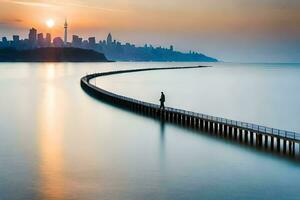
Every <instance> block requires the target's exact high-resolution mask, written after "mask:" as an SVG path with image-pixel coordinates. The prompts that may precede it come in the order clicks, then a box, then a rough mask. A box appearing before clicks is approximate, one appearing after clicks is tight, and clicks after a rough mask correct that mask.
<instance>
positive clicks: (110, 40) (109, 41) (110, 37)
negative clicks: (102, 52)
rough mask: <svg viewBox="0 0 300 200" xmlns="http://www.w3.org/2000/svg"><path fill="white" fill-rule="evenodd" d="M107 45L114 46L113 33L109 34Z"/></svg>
mask: <svg viewBox="0 0 300 200" xmlns="http://www.w3.org/2000/svg"><path fill="white" fill-rule="evenodd" d="M106 43H107V45H109V46H110V45H111V44H112V36H111V33H109V34H108V36H107V40H106Z"/></svg>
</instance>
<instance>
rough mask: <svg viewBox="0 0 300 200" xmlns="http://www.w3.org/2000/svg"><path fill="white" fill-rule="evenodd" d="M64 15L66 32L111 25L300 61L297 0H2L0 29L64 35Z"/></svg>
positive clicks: (210, 49)
mask: <svg viewBox="0 0 300 200" xmlns="http://www.w3.org/2000/svg"><path fill="white" fill-rule="evenodd" d="M49 18H52V19H54V20H55V22H56V26H54V27H53V28H52V29H49V28H47V27H46V25H45V21H46V20H47V19H49ZM65 18H67V19H68V21H69V25H70V31H69V33H70V36H71V35H72V34H80V35H82V36H84V37H88V36H96V37H97V39H104V38H105V37H106V35H107V33H108V32H112V34H113V36H115V38H116V39H119V40H121V41H130V42H132V43H136V44H138V45H143V44H144V43H146V42H147V43H152V44H154V45H163V46H169V45H171V44H174V45H175V48H176V49H179V50H183V51H188V50H195V51H200V52H203V53H205V54H208V55H210V56H213V57H217V58H219V59H221V60H224V61H234V62H300V0H47V1H46V0H0V36H4V35H7V36H9V37H11V36H12V34H13V33H19V34H20V35H21V36H22V37H25V36H26V37H27V34H28V29H29V28H30V27H36V28H37V29H38V30H39V31H40V32H51V33H52V34H53V35H57V36H62V35H63V22H64V19H65ZM70 36H69V38H70Z"/></svg>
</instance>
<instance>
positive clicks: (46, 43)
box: [45, 33, 51, 47]
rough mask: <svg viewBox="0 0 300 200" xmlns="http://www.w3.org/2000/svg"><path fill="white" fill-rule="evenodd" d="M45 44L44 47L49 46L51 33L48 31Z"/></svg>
mask: <svg viewBox="0 0 300 200" xmlns="http://www.w3.org/2000/svg"><path fill="white" fill-rule="evenodd" d="M45 45H46V47H50V46H51V34H50V33H47V34H46V38H45Z"/></svg>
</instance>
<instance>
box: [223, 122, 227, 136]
mask: <svg viewBox="0 0 300 200" xmlns="http://www.w3.org/2000/svg"><path fill="white" fill-rule="evenodd" d="M227 133H228V126H227V125H224V132H223V135H224V137H227Z"/></svg>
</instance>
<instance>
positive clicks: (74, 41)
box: [72, 35, 82, 47]
mask: <svg viewBox="0 0 300 200" xmlns="http://www.w3.org/2000/svg"><path fill="white" fill-rule="evenodd" d="M81 45H82V38H80V37H79V36H78V35H73V36H72V46H74V47H80V46H81Z"/></svg>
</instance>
